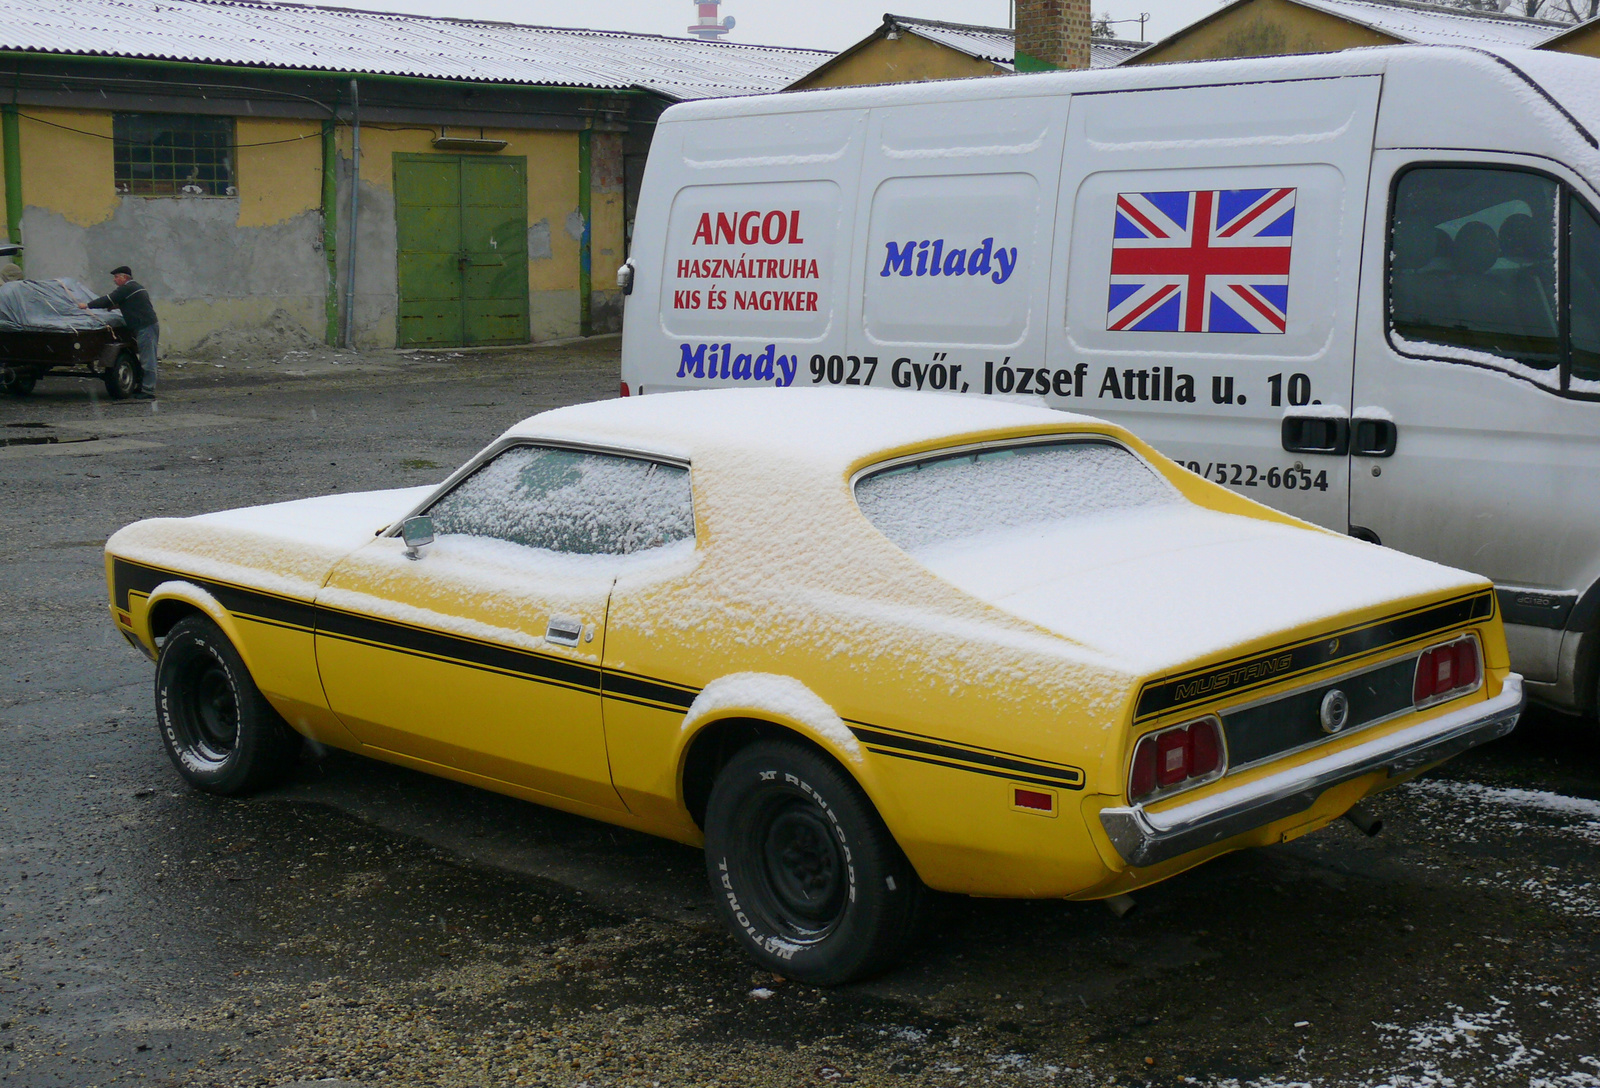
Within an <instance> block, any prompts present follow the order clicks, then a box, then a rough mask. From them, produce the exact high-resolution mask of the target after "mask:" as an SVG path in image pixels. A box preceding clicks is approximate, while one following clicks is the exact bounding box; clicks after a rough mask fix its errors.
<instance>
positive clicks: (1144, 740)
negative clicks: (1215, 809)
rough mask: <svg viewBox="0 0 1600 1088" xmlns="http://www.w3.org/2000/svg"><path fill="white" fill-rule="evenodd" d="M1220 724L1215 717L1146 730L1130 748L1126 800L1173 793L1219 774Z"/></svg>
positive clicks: (1134, 800)
mask: <svg viewBox="0 0 1600 1088" xmlns="http://www.w3.org/2000/svg"><path fill="white" fill-rule="evenodd" d="M1224 762H1225V760H1224V758H1223V747H1222V727H1221V724H1220V723H1219V722H1218V721H1217V719H1216V718H1201V719H1199V720H1198V721H1193V722H1187V723H1185V724H1183V725H1176V726H1172V727H1171V728H1168V729H1162V730H1158V731H1157V732H1154V733H1146V734H1145V735H1144V736H1143V737H1140V738H1139V743H1138V744H1137V745H1136V746H1135V747H1134V750H1133V765H1132V766H1131V767H1130V768H1129V770H1128V800H1129V801H1133V802H1138V801H1143V800H1146V799H1148V798H1150V797H1153V796H1156V795H1159V794H1167V793H1174V792H1176V791H1177V790H1179V789H1184V788H1187V787H1189V786H1195V785H1199V784H1200V783H1201V782H1208V781H1210V780H1211V779H1213V778H1217V777H1220V776H1221V774H1222V771H1223V765H1224Z"/></svg>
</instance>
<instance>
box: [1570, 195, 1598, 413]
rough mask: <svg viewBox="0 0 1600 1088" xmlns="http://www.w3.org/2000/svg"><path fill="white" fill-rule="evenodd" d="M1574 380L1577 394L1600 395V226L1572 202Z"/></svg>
mask: <svg viewBox="0 0 1600 1088" xmlns="http://www.w3.org/2000/svg"><path fill="white" fill-rule="evenodd" d="M1571 207H1572V213H1571V215H1572V219H1571V223H1572V226H1571V228H1570V229H1571V234H1570V238H1571V241H1570V242H1569V243H1568V252H1569V254H1570V260H1571V262H1572V287H1571V288H1570V290H1569V294H1570V295H1571V296H1572V315H1571V317H1570V319H1569V320H1570V322H1571V325H1570V329H1571V336H1572V380H1571V385H1570V387H1571V389H1572V391H1573V392H1574V393H1588V394H1600V223H1597V222H1595V218H1594V215H1593V214H1592V213H1591V212H1590V211H1589V209H1588V208H1585V207H1584V206H1583V205H1582V204H1580V203H1578V199H1577V198H1576V197H1573V198H1572V201H1571Z"/></svg>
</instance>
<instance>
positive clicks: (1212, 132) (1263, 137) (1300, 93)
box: [1079, 76, 1378, 162]
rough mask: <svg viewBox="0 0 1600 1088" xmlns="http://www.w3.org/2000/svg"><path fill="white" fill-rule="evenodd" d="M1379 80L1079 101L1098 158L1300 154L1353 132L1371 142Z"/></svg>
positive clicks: (1278, 84) (1195, 89)
mask: <svg viewBox="0 0 1600 1088" xmlns="http://www.w3.org/2000/svg"><path fill="white" fill-rule="evenodd" d="M1377 82H1378V79H1377V77H1375V76H1364V77H1349V76H1346V77H1343V78H1340V79H1304V80H1290V81H1281V82H1262V83H1248V84H1234V85H1231V86H1222V87H1176V88H1170V89H1166V90H1149V91H1139V92H1137V93H1136V94H1111V95H1106V96H1105V97H1104V98H1103V99H1102V98H1101V97H1100V96H1099V95H1096V96H1094V97H1092V98H1091V97H1090V96H1087V95H1084V96H1081V97H1080V100H1079V107H1080V108H1084V107H1087V108H1088V112H1087V113H1086V114H1085V115H1084V126H1083V133H1084V138H1085V141H1086V142H1087V145H1088V149H1089V150H1090V151H1092V152H1094V153H1096V154H1101V153H1123V154H1130V153H1131V154H1141V155H1142V154H1146V153H1149V152H1152V151H1162V150H1167V151H1177V152H1180V153H1182V154H1183V156H1184V157H1185V158H1187V159H1189V160H1190V161H1191V162H1192V161H1194V160H1195V157H1196V152H1199V151H1201V149H1205V150H1208V151H1209V150H1210V149H1211V148H1213V147H1215V146H1219V145H1220V146H1232V147H1239V146H1251V145H1260V144H1277V145H1280V146H1283V147H1285V148H1288V147H1293V148H1296V149H1297V150H1295V151H1294V152H1292V153H1290V155H1289V157H1288V158H1287V159H1286V160H1285V161H1287V162H1297V161H1304V160H1303V159H1302V156H1304V155H1307V154H1310V155H1311V156H1313V157H1315V156H1316V155H1317V154H1319V153H1318V152H1308V151H1305V150H1299V149H1303V148H1307V147H1309V146H1310V145H1314V144H1319V143H1329V142H1343V141H1344V140H1345V139H1346V138H1347V137H1348V136H1349V134H1350V131H1351V128H1352V126H1354V127H1355V128H1356V129H1357V130H1359V131H1360V132H1361V133H1363V134H1365V135H1367V137H1368V138H1369V139H1370V134H1371V131H1372V107H1373V105H1374V103H1375V98H1374V96H1375V95H1376V94H1377V87H1376V86H1375V84H1376V83H1377Z"/></svg>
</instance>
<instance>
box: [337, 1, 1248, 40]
mask: <svg viewBox="0 0 1600 1088" xmlns="http://www.w3.org/2000/svg"><path fill="white" fill-rule="evenodd" d="M313 2H315V3H321V4H323V5H326V6H330V7H347V8H366V9H368V10H379V11H404V12H410V13H412V14H416V15H449V16H453V17H456V18H462V19H501V20H504V21H506V22H512V23H534V24H538V25H541V26H575V27H593V28H595V29H598V30H633V31H639V32H642V33H647V34H670V35H673V36H675V37H686V36H687V35H686V34H685V33H684V31H685V29H686V28H687V27H688V26H689V24H690V23H691V22H692V21H693V20H694V16H695V6H694V3H693V0H365V2H361V0H313ZM1091 2H1092V3H1093V5H1094V11H1095V13H1096V14H1097V15H1098V14H1100V13H1101V12H1109V13H1110V14H1111V17H1112V18H1114V19H1137V18H1138V17H1139V13H1140V12H1149V14H1150V20H1149V22H1147V23H1146V24H1145V37H1146V39H1147V40H1150V41H1158V40H1160V39H1161V38H1164V37H1166V36H1167V35H1168V34H1171V33H1172V32H1173V31H1175V30H1177V29H1178V28H1180V27H1182V26H1185V25H1187V24H1189V23H1191V22H1193V21H1194V20H1196V19H1198V18H1200V17H1201V16H1202V15H1206V14H1208V13H1210V12H1212V11H1215V10H1216V9H1217V7H1218V6H1219V4H1220V2H1221V0H1142V2H1141V0H1091ZM885 10H892V11H893V12H894V13H895V14H896V15H913V16H917V17H919V18H923V19H946V20H949V21H950V22H956V23H978V24H982V25H985V26H1006V25H1009V24H1008V20H1009V18H1010V0H870V2H869V0H723V3H722V14H723V16H729V15H731V16H733V18H734V20H735V22H736V24H737V25H736V26H735V28H734V31H733V33H732V34H730V35H729V36H728V39H727V40H729V41H736V42H747V43H750V44H756V45H797V46H806V47H808V48H812V49H831V50H839V49H843V48H845V47H846V46H848V45H852V44H854V43H855V42H858V41H860V40H861V39H862V38H864V37H866V36H867V34H869V33H870V32H871V31H872V28H873V27H875V26H877V25H878V24H879V23H880V22H881V21H882V18H883V13H884V11H885ZM1116 30H1117V36H1118V37H1122V38H1137V37H1138V36H1139V24H1138V23H1137V22H1130V23H1122V24H1120V25H1118V26H1117V27H1116Z"/></svg>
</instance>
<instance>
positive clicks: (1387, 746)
mask: <svg viewBox="0 0 1600 1088" xmlns="http://www.w3.org/2000/svg"><path fill="white" fill-rule="evenodd" d="M1522 705H1523V693H1522V677H1521V676H1519V675H1517V674H1516V673H1512V674H1511V675H1510V676H1508V677H1506V681H1505V686H1504V687H1503V688H1502V689H1501V691H1500V694H1499V695H1497V696H1495V697H1494V698H1493V699H1490V700H1488V701H1487V702H1483V703H1473V704H1471V705H1470V706H1464V707H1462V708H1461V709H1460V710H1453V711H1451V712H1450V713H1448V714H1444V715H1442V716H1440V717H1438V718H1434V719H1432V720H1431V721H1426V722H1420V723H1418V724H1417V725H1412V726H1408V727H1406V728H1404V729H1400V730H1397V731H1395V732H1393V733H1386V734H1384V735H1383V736H1381V737H1375V738H1373V739H1372V740H1369V741H1366V742H1365V743H1362V744H1358V745H1356V746H1355V747H1353V748H1347V749H1345V750H1344V751H1341V752H1334V753H1332V754H1330V755H1326V756H1323V757H1322V758H1321V759H1314V760H1312V761H1311V762H1310V763H1306V764H1302V765H1301V766H1298V767H1294V768H1292V769H1289V770H1285V771H1280V772H1278V773H1277V774H1270V775H1267V776H1266V777H1264V778H1260V779H1257V780H1256V781H1254V782H1249V783H1246V784H1245V785H1242V786H1238V787H1236V788H1234V789H1231V790H1223V791H1221V792H1218V793H1214V794H1210V795H1209V796H1207V797H1204V798H1202V799H1200V800H1197V801H1191V802H1189V803H1188V804H1185V805H1178V806H1177V807H1175V808H1169V809H1165V810H1163V811H1161V812H1146V811H1145V810H1144V808H1143V806H1140V805H1131V806H1128V807H1123V808H1106V809H1101V810H1100V823H1101V824H1102V825H1103V826H1104V827H1105V829H1106V835H1107V836H1109V837H1110V839H1111V845H1113V846H1115V847H1116V848H1117V853H1119V854H1121V855H1122V858H1123V860H1124V861H1126V862H1127V863H1128V864H1129V865H1155V864H1157V863H1159V862H1163V861H1168V860H1170V859H1172V858H1175V857H1179V856H1181V855H1183V854H1187V853H1189V852H1190V851H1191V850H1199V849H1201V848H1202V847H1205V846H1210V845H1211V844H1212V843H1216V842H1221V841H1222V840H1223V839H1229V838H1232V837H1233V836H1235V835H1239V834H1242V833H1244V832H1246V831H1251V830H1254V829H1255V828H1258V827H1262V826H1264V825H1266V824H1270V823H1273V822H1274V821H1276V820H1282V819H1284V818H1285V817H1288V816H1293V815H1295V814H1297V813H1300V812H1304V811H1306V810H1307V809H1309V808H1310V807H1311V806H1312V805H1314V804H1315V803H1316V801H1317V798H1318V797H1320V796H1321V795H1322V793H1323V791H1325V790H1327V789H1329V788H1331V787H1333V786H1337V785H1339V784H1340V783H1342V782H1348V781H1350V780H1351V779H1354V778H1360V777H1361V776H1363V775H1367V774H1371V773H1372V772H1373V771H1380V770H1382V771H1388V772H1389V776H1390V777H1391V778H1393V777H1396V776H1399V775H1402V774H1408V773H1410V772H1412V771H1415V770H1417V769H1418V768H1420V767H1426V766H1429V765H1430V764H1434V763H1439V762H1442V761H1443V760H1446V759H1449V758H1450V757H1451V756H1455V755H1459V754H1460V753H1462V752H1465V751H1466V750H1467V749H1468V748H1473V747H1476V746H1477V745H1479V744H1483V743H1484V742H1485V741H1491V740H1494V739H1495V738H1496V737H1503V736H1505V735H1506V734H1507V733H1509V732H1511V731H1512V730H1513V729H1515V728H1516V725H1517V718H1518V717H1520V716H1521V714H1522Z"/></svg>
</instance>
